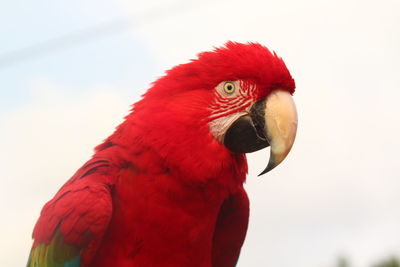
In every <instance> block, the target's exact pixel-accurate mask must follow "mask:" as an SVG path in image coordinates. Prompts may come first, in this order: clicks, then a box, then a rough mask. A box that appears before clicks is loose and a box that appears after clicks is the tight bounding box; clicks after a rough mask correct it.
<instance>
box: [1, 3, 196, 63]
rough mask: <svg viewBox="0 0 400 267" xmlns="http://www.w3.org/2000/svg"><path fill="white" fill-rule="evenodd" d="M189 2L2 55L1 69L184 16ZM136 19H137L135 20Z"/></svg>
mask: <svg viewBox="0 0 400 267" xmlns="http://www.w3.org/2000/svg"><path fill="white" fill-rule="evenodd" d="M187 2H189V1H183V2H177V3H175V5H170V6H168V7H166V6H163V7H159V8H156V9H153V10H152V11H151V12H149V13H147V14H143V15H142V16H140V17H138V16H134V15H130V16H127V17H124V18H119V19H116V20H113V21H111V22H107V23H102V24H99V25H96V26H92V27H89V28H86V29H83V30H80V31H76V32H72V33H69V34H66V35H63V36H60V37H57V38H53V39H49V40H45V41H41V42H38V43H36V44H33V45H29V46H26V47H23V48H20V49H16V50H14V51H9V52H5V53H3V54H0V69H2V68H6V67H9V66H11V65H13V64H16V63H19V62H22V61H25V60H28V59H32V58H36V57H39V56H43V55H46V54H49V53H52V52H55V51H60V50H63V49H66V48H69V47H72V46H75V45H78V44H82V43H88V42H91V41H94V40H98V39H100V38H104V37H107V36H110V35H114V34H119V33H123V32H127V31H129V30H131V29H133V26H138V25H143V24H148V23H151V22H153V21H156V20H160V19H165V18H167V17H171V16H173V15H179V14H182V13H183V12H182V11H183V9H187V8H193V6H191V5H188V4H187ZM167 11H168V12H167ZM134 18H136V19H135V20H134ZM132 21H133V22H134V25H133V23H132Z"/></svg>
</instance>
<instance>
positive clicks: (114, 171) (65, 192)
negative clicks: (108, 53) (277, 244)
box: [33, 42, 295, 267]
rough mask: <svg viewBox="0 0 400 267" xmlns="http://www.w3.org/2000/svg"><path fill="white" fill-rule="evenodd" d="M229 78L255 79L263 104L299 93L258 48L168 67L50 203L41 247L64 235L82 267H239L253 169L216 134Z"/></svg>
mask: <svg viewBox="0 0 400 267" xmlns="http://www.w3.org/2000/svg"><path fill="white" fill-rule="evenodd" d="M224 80H246V81H248V82H251V83H252V84H253V85H254V86H256V88H257V91H256V93H257V94H256V96H255V97H256V98H257V99H260V98H262V97H265V96H266V95H267V94H268V93H269V92H270V91H271V90H273V89H275V88H276V87H279V88H282V89H286V90H288V91H289V92H291V93H293V91H294V87H295V86H294V81H293V79H292V78H291V76H290V74H289V72H288V70H287V69H286V66H285V64H284V63H283V61H282V59H281V58H279V57H277V56H276V55H275V54H272V53H271V52H270V51H269V50H268V49H267V48H265V47H263V46H261V45H259V44H253V43H251V44H238V43H232V42H229V43H227V44H226V46H225V47H222V48H218V49H216V50H215V51H213V52H204V53H201V54H199V58H198V59H196V60H193V61H191V62H189V63H187V64H183V65H179V66H177V67H175V68H173V69H171V70H170V71H168V72H167V74H166V75H165V76H164V77H162V78H160V79H159V80H158V81H156V82H155V83H154V84H153V86H152V87H151V88H150V89H149V90H148V92H147V93H146V94H145V95H144V97H143V99H142V100H141V101H139V102H138V103H136V104H135V105H134V108H133V111H132V113H131V114H129V115H128V116H127V117H126V120H125V122H123V123H122V124H121V125H120V126H118V128H117V129H116V131H115V132H114V133H113V134H112V135H111V136H110V137H109V138H107V139H106V140H105V142H104V143H103V144H101V145H99V146H98V147H97V148H96V151H95V154H94V156H93V158H92V159H91V160H89V161H88V162H87V163H86V164H85V165H84V166H83V167H82V168H81V169H79V170H78V171H77V173H76V174H75V175H74V176H73V177H72V178H71V179H70V180H69V181H68V182H67V183H66V184H65V185H64V186H63V187H62V188H61V189H60V191H59V192H58V193H57V194H56V196H55V197H54V198H53V199H52V200H51V201H50V202H48V203H47V204H46V205H45V207H44V208H43V210H42V213H41V217H40V218H39V220H38V222H37V224H36V227H35V229H34V232H33V237H34V239H35V242H34V247H35V246H37V245H38V244H41V243H46V244H48V243H49V242H50V241H51V240H52V238H53V236H54V234H55V232H56V230H57V229H58V231H59V232H61V235H62V237H63V239H64V242H66V243H68V244H71V245H74V246H76V247H78V248H80V249H81V252H80V253H81V259H82V265H81V266H96V267H102V266H141V267H146V266H204V267H207V266H219V267H223V266H233V265H234V264H235V262H236V261H237V258H238V255H239V252H240V248H241V246H242V244H243V240H244V237H245V234H246V230H247V223H248V214H249V207H248V198H247V196H246V193H245V191H244V189H243V182H244V181H245V176H246V173H247V163H246V158H245V155H243V154H234V153H232V152H230V151H229V150H228V149H226V148H225V147H224V146H223V145H221V144H220V143H219V142H218V141H217V140H215V138H214V137H213V136H212V134H211V133H210V129H209V124H208V122H209V119H208V118H209V116H210V114H211V111H210V109H209V106H210V105H211V103H212V102H213V99H214V97H215V94H214V91H213V88H214V87H215V86H216V85H217V84H218V83H220V82H221V81H224Z"/></svg>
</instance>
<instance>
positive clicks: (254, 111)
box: [223, 90, 297, 176]
mask: <svg viewBox="0 0 400 267" xmlns="http://www.w3.org/2000/svg"><path fill="white" fill-rule="evenodd" d="M296 131H297V111H296V106H295V104H294V102H293V98H292V96H291V95H290V94H289V93H288V92H286V91H282V90H276V91H273V92H272V93H271V94H269V95H268V97H267V98H265V99H262V100H260V101H258V102H256V103H255V104H254V105H253V106H252V107H251V109H250V113H249V114H246V115H243V116H242V117H240V118H238V119H237V120H236V121H235V122H234V123H232V125H231V126H230V127H229V128H228V130H227V131H226V133H225V136H224V140H223V142H224V145H225V146H226V147H227V148H228V149H230V150H231V151H233V152H236V153H250V152H254V151H257V150H260V149H262V148H265V147H267V146H271V152H270V158H269V162H268V165H267V167H266V168H265V170H264V171H263V172H261V173H260V174H259V176H260V175H262V174H265V173H267V172H269V171H270V170H272V169H273V168H275V167H276V166H278V165H279V164H280V163H281V162H282V161H283V160H284V159H285V158H286V156H287V155H288V153H289V152H290V149H291V148H292V146H293V143H294V139H295V137H296Z"/></svg>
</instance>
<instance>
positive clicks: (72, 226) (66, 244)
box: [27, 157, 113, 267]
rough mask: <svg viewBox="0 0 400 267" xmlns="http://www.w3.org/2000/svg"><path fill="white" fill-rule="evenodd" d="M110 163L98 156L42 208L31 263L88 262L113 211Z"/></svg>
mask: <svg viewBox="0 0 400 267" xmlns="http://www.w3.org/2000/svg"><path fill="white" fill-rule="evenodd" d="M112 184H113V183H112V179H111V178H110V164H109V163H108V161H107V159H102V158H97V157H94V158H92V159H91V160H89V161H88V162H87V163H86V164H84V165H83V167H82V168H80V169H79V170H78V171H77V172H76V173H75V175H74V176H73V177H72V178H71V179H70V180H69V181H68V182H67V183H66V184H65V185H64V186H63V187H62V188H61V189H60V191H58V193H57V194H56V195H55V197H54V198H53V199H52V200H50V201H49V202H48V203H47V204H46V205H45V206H44V207H43V209H42V211H41V214H40V218H39V220H38V221H37V223H36V226H35V229H34V230H33V238H34V243H33V246H32V249H31V252H30V255H29V260H28V264H27V267H83V266H88V265H89V264H90V262H91V260H92V258H93V256H94V255H95V253H96V250H97V248H98V246H99V244H100V242H101V241H102V238H103V235H104V232H105V230H106V229H107V226H108V224H109V221H110V219H111V215H112V199H111V192H110V190H111V187H112Z"/></svg>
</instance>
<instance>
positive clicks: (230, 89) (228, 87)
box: [224, 82, 236, 95]
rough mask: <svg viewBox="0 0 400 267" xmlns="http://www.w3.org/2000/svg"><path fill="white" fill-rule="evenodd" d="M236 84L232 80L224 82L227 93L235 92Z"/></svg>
mask: <svg viewBox="0 0 400 267" xmlns="http://www.w3.org/2000/svg"><path fill="white" fill-rule="evenodd" d="M235 89H236V88H235V85H234V84H233V83H232V82H226V83H225V84H224V91H225V93H227V94H229V95H230V94H233V92H235Z"/></svg>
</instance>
